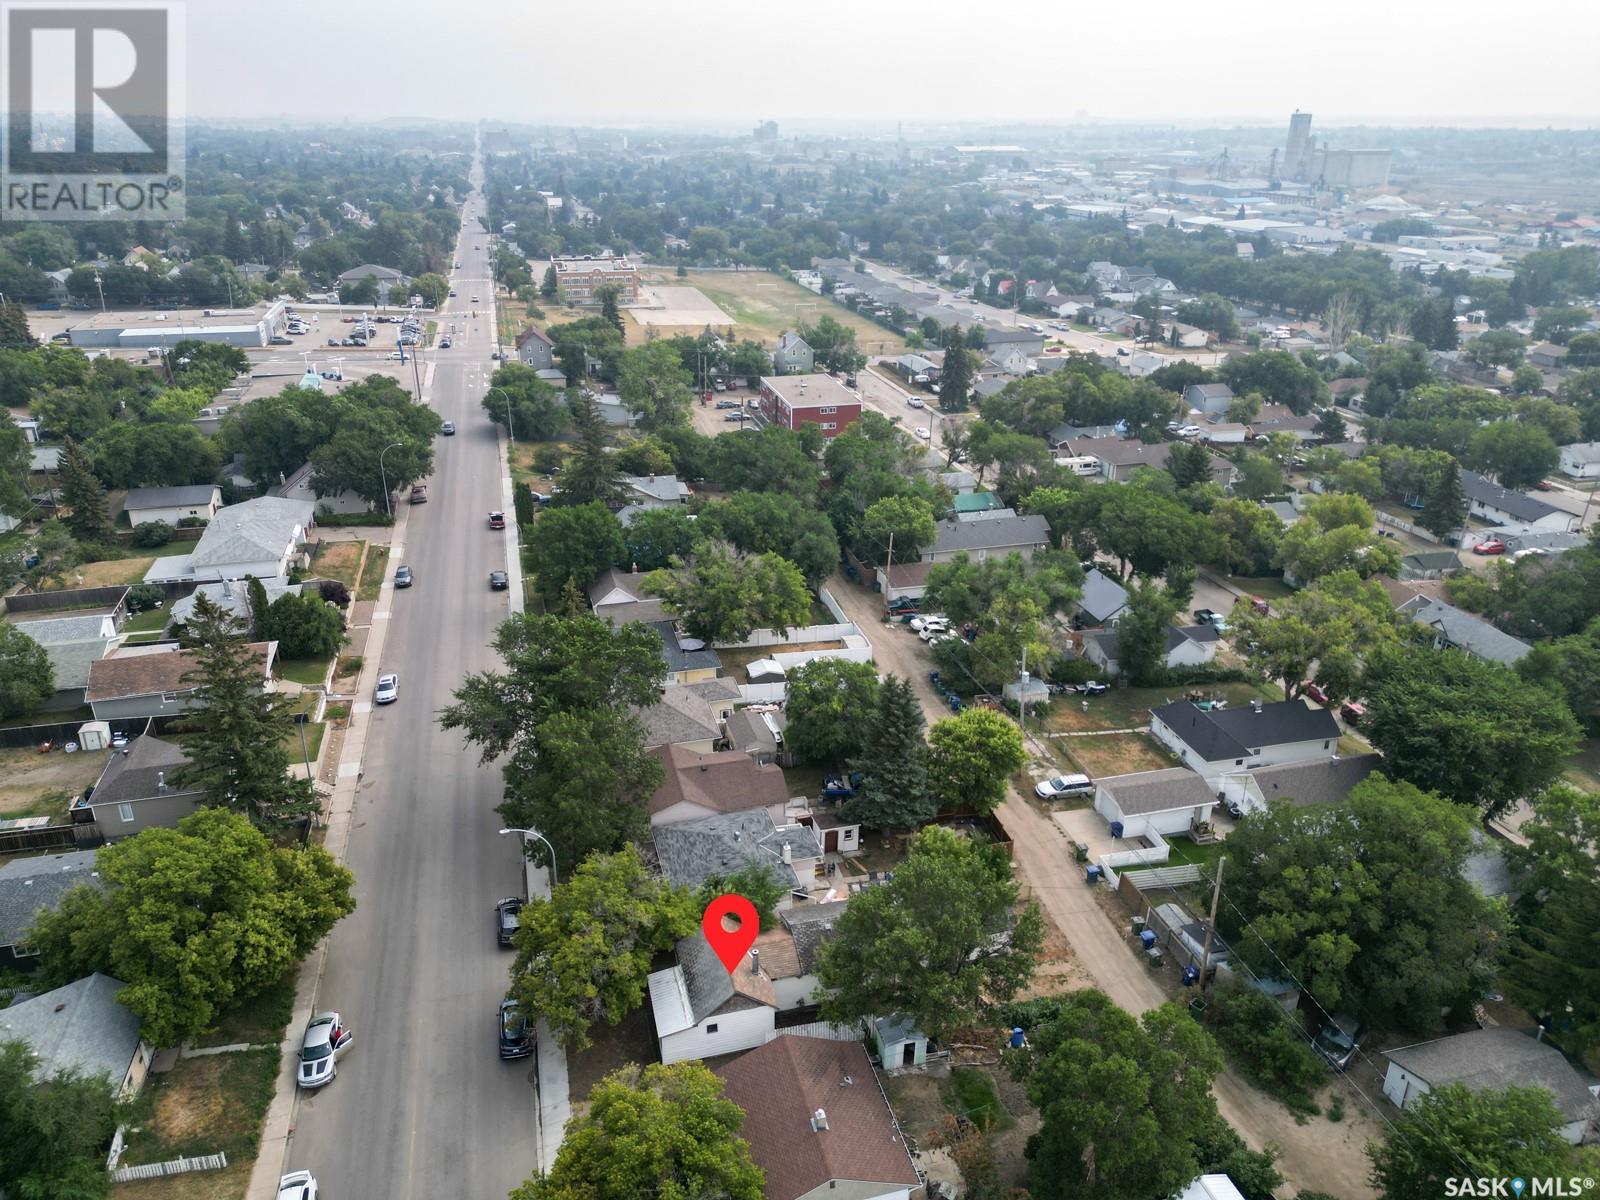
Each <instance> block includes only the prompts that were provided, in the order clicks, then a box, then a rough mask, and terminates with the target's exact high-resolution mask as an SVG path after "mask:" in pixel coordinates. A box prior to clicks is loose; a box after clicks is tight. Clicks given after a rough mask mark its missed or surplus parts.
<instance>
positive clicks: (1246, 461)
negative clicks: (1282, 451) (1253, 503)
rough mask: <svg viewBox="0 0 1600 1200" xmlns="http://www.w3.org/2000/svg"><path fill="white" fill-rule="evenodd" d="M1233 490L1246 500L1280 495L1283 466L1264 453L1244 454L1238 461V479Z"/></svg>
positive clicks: (1282, 487) (1282, 488)
mask: <svg viewBox="0 0 1600 1200" xmlns="http://www.w3.org/2000/svg"><path fill="white" fill-rule="evenodd" d="M1233 490H1234V492H1235V494H1237V495H1240V496H1243V497H1244V498H1245V499H1246V500H1265V499H1266V498H1267V497H1268V496H1282V495H1283V492H1284V485H1283V468H1282V467H1280V466H1279V465H1278V464H1277V463H1275V462H1273V461H1272V460H1271V459H1270V458H1268V457H1267V456H1266V455H1265V454H1246V455H1245V456H1244V458H1243V459H1241V460H1240V462H1239V480H1238V482H1237V483H1235V484H1234V485H1233Z"/></svg>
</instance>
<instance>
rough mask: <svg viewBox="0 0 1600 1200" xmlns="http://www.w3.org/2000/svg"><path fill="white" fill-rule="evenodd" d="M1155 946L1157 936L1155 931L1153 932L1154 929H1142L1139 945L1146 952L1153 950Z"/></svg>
mask: <svg viewBox="0 0 1600 1200" xmlns="http://www.w3.org/2000/svg"><path fill="white" fill-rule="evenodd" d="M1155 944H1156V935H1155V931H1154V930H1152V929H1141V930H1140V931H1139V945H1140V946H1142V947H1143V948H1144V949H1146V950H1149V949H1152V948H1153V947H1154V946H1155Z"/></svg>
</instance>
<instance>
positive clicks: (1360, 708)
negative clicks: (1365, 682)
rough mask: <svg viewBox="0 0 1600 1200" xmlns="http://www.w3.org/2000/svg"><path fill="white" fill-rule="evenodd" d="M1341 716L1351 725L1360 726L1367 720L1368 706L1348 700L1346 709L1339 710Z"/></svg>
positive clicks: (1345, 704) (1345, 705)
mask: <svg viewBox="0 0 1600 1200" xmlns="http://www.w3.org/2000/svg"><path fill="white" fill-rule="evenodd" d="M1339 715H1340V716H1341V717H1343V718H1344V719H1345V721H1346V722H1347V723H1349V724H1351V725H1359V724H1361V722H1362V721H1364V720H1366V718H1367V710H1366V706H1365V705H1363V704H1361V702H1360V701H1357V700H1346V701H1345V703H1344V707H1343V708H1341V709H1340V710H1339Z"/></svg>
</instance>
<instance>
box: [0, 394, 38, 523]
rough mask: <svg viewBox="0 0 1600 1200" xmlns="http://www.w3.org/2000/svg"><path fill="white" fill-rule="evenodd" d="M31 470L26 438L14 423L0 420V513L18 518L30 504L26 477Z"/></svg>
mask: <svg viewBox="0 0 1600 1200" xmlns="http://www.w3.org/2000/svg"><path fill="white" fill-rule="evenodd" d="M32 470H33V454H32V452H31V451H29V449H28V437H27V435H26V434H25V433H23V432H22V430H21V428H20V427H18V425H17V423H16V422H15V421H14V420H10V419H9V418H8V419H4V420H0V513H5V514H6V515H7V516H8V517H16V518H19V519H20V518H22V517H24V516H27V515H28V511H29V509H30V507H31V506H32V501H30V500H29V499H28V493H29V491H30V490H31V489H30V488H29V486H28V476H29V474H30V473H31V472H32Z"/></svg>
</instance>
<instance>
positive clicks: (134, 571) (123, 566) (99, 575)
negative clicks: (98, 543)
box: [63, 554, 156, 588]
mask: <svg viewBox="0 0 1600 1200" xmlns="http://www.w3.org/2000/svg"><path fill="white" fill-rule="evenodd" d="M155 561H156V556H155V555H153V554H140V555H134V556H132V557H129V558H108V559H105V560H104V561H103V562H92V563H84V564H83V566H81V567H79V568H77V570H75V571H68V572H67V580H68V582H66V583H65V584H64V585H63V586H65V587H85V588H96V587H117V586H119V585H121V584H124V583H126V584H135V583H138V582H140V581H141V580H142V579H143V578H144V573H145V572H146V571H148V570H149V569H150V564H151V563H153V562H155Z"/></svg>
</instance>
